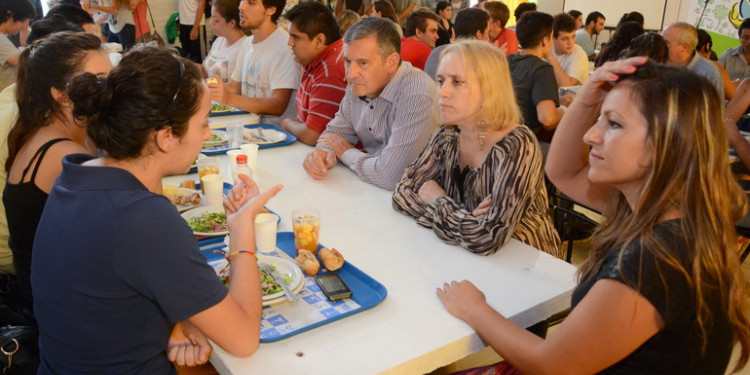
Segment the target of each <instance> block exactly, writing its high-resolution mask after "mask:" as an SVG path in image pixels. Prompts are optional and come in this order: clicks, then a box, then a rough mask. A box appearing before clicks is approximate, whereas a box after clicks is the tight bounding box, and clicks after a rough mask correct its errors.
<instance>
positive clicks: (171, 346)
mask: <svg viewBox="0 0 750 375" xmlns="http://www.w3.org/2000/svg"><path fill="white" fill-rule="evenodd" d="M211 351H212V348H211V344H209V342H208V340H207V339H206V336H204V335H203V333H201V332H200V331H198V330H197V329H196V328H195V327H194V326H193V325H192V324H191V323H190V322H188V321H184V322H181V323H177V324H175V326H174V328H173V329H172V333H171V334H170V335H169V342H168V343H167V358H168V359H169V361H170V362H173V363H174V364H175V365H177V366H197V365H202V364H204V363H206V362H208V357H209V356H210V355H211Z"/></svg>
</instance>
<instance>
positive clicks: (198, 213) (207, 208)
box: [182, 205, 229, 237]
mask: <svg viewBox="0 0 750 375" xmlns="http://www.w3.org/2000/svg"><path fill="white" fill-rule="evenodd" d="M204 212H224V207H223V206H221V205H217V206H203V207H198V208H193V209H192V210H188V211H185V212H183V213H182V218H183V219H185V221H189V220H190V218H192V217H196V216H201V214H203V213H204ZM193 234H194V235H196V236H205V237H219V236H226V235H227V234H229V231H228V230H226V231H223V232H195V231H193Z"/></svg>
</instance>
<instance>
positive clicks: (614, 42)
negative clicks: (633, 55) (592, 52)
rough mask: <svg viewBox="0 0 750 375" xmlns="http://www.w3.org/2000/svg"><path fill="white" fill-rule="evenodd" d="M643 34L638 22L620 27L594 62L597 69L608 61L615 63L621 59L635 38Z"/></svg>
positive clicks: (629, 22) (630, 22) (631, 22)
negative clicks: (621, 55)
mask: <svg viewBox="0 0 750 375" xmlns="http://www.w3.org/2000/svg"><path fill="white" fill-rule="evenodd" d="M641 34H643V26H641V25H640V24H639V23H637V22H633V21H628V22H625V23H623V24H621V25H620V26H617V30H615V33H614V35H612V39H611V40H610V41H609V42H607V44H605V45H604V47H602V51H601V52H600V53H599V56H598V57H597V58H596V61H595V62H594V66H595V67H597V68H598V67H600V66H602V64H604V63H605V62H607V61H615V60H617V59H619V58H620V54H621V53H622V51H624V50H625V49H626V48H628V46H630V42H632V41H633V39H634V38H636V37H638V36H640V35H641Z"/></svg>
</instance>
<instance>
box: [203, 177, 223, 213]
mask: <svg viewBox="0 0 750 375" xmlns="http://www.w3.org/2000/svg"><path fill="white" fill-rule="evenodd" d="M223 185H224V182H223V181H222V180H221V176H220V175H218V174H207V175H205V176H203V177H201V186H202V187H203V188H204V189H205V190H204V191H205V192H204V196H205V198H206V204H207V205H209V206H215V205H221V204H222V201H223V200H224V192H223Z"/></svg>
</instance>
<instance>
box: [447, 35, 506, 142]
mask: <svg viewBox="0 0 750 375" xmlns="http://www.w3.org/2000/svg"><path fill="white" fill-rule="evenodd" d="M449 53H457V54H458V55H459V56H461V60H462V61H463V64H464V69H465V70H466V75H467V78H469V77H473V78H476V79H477V81H478V82H479V87H480V91H481V92H482V98H483V104H482V113H481V114H480V120H482V121H485V122H486V123H487V125H488V126H489V127H491V128H493V129H496V130H499V129H503V128H505V127H506V126H510V125H513V124H518V123H519V122H520V119H521V110H520V109H519V108H518V104H517V103H516V95H515V93H514V92H513V81H512V80H511V78H510V69H509V67H508V60H507V59H506V58H505V55H503V54H502V53H501V52H500V50H499V49H497V48H496V47H495V46H493V45H492V44H490V43H487V42H486V41H479V40H473V39H463V40H460V41H457V42H455V43H452V44H450V45H449V46H448V47H446V48H445V49H444V50H443V51H442V52H441V53H440V59H441V60H442V59H443V58H444V57H445V56H446V55H448V54H449ZM470 67H471V68H470Z"/></svg>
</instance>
